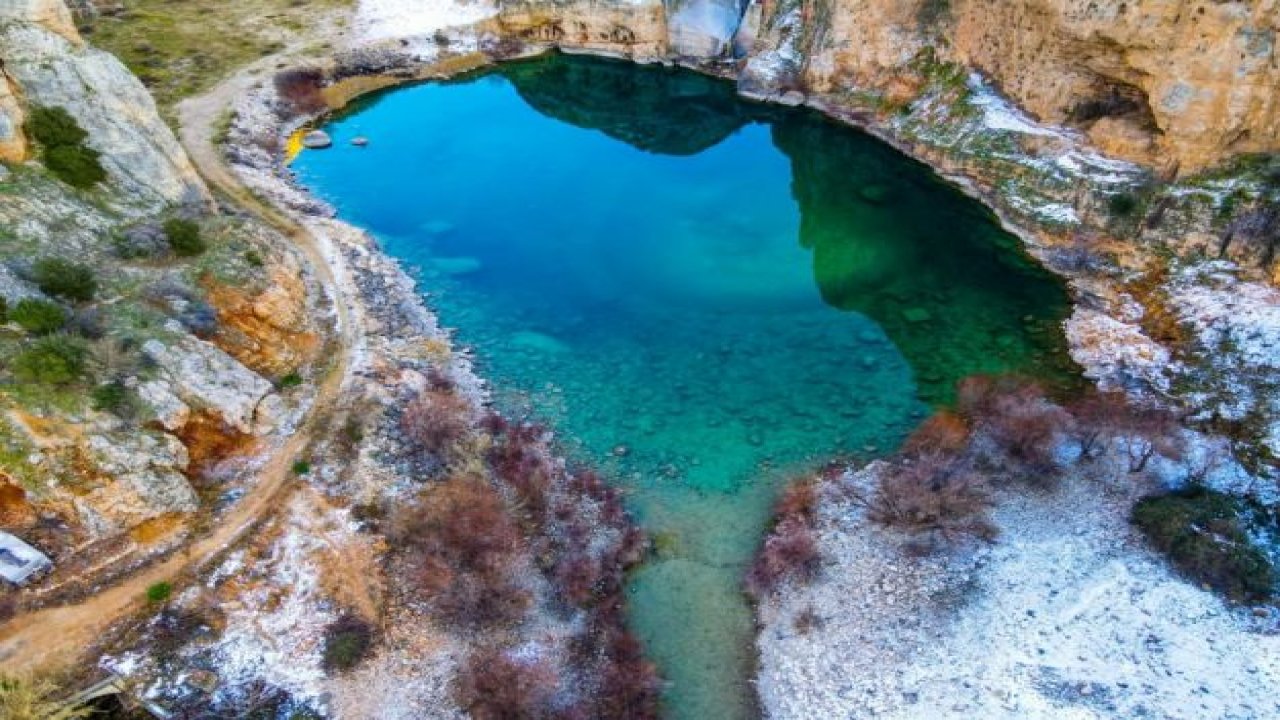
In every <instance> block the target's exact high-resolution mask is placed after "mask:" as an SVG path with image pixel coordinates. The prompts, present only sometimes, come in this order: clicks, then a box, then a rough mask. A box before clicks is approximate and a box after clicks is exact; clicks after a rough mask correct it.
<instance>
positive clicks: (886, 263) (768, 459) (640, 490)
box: [294, 56, 1073, 720]
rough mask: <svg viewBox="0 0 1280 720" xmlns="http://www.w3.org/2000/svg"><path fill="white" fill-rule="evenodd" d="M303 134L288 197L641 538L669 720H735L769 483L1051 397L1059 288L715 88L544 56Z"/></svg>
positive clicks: (988, 225)
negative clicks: (532, 425)
mask: <svg viewBox="0 0 1280 720" xmlns="http://www.w3.org/2000/svg"><path fill="white" fill-rule="evenodd" d="M325 129H326V130H327V131H328V132H330V133H331V134H332V135H333V136H334V141H335V145H334V147H333V148H332V149H329V150H325V151H307V152H304V153H303V154H302V155H300V156H299V157H298V159H297V160H296V162H295V164H294V169H295V170H296V171H297V173H298V175H299V178H300V180H301V181H302V182H303V184H305V185H306V186H308V187H309V188H311V189H312V190H313V191H314V192H315V193H316V194H317V195H318V196H319V197H322V198H324V199H325V200H327V201H329V202H330V203H332V204H333V205H334V206H335V207H336V208H337V209H338V212H339V215H340V216H341V217H342V218H344V219H346V220H348V221H350V222H352V223H354V224H357V225H360V226H362V227H364V228H367V229H368V230H370V231H371V232H373V233H374V234H375V235H376V236H377V237H378V238H379V239H380V240H381V241H382V243H383V245H384V247H385V249H386V250H387V251H388V252H389V253H390V254H392V255H393V256H395V257H397V258H399V259H400V260H401V261H403V262H404V263H405V265H406V267H408V268H410V269H411V270H412V272H413V273H414V274H415V275H416V277H417V278H418V279H419V281H420V283H421V289H422V291H423V292H424V293H425V295H426V297H427V300H428V303H429V304H430V306H431V307H432V308H433V309H434V310H435V311H436V312H437V313H438V315H439V316H440V319H441V322H442V323H443V324H444V325H445V326H448V327H451V328H455V329H456V333H457V334H456V337H457V340H458V341H459V342H460V343H461V344H462V345H465V346H468V347H470V348H472V349H473V351H474V355H475V358H476V364H477V369H478V371H479V372H480V374H481V375H482V376H484V377H486V378H487V379H488V380H489V381H490V382H491V384H492V387H493V390H494V395H495V400H496V402H497V403H498V405H499V406H500V407H501V408H503V409H504V410H506V411H508V412H509V413H514V414H517V415H528V416H531V417H533V418H536V419H538V420H541V421H543V422H546V423H548V424H549V425H551V426H552V427H554V428H555V429H556V430H557V433H558V435H559V438H560V441H561V443H562V446H563V450H564V452H566V453H567V454H568V455H570V456H571V457H574V458H577V459H580V460H582V461H584V462H587V463H590V464H591V465H592V466H594V467H597V468H599V469H601V470H602V471H603V472H604V473H605V474H606V475H607V476H608V477H610V478H611V479H612V481H613V482H615V483H616V484H617V485H618V486H620V487H622V488H624V489H625V490H626V493H627V497H628V500H629V502H630V506H631V508H632V510H633V511H634V512H635V514H636V516H637V518H638V519H639V521H640V522H641V523H642V524H643V525H644V526H645V528H646V529H647V530H648V531H649V532H650V533H651V535H652V536H653V537H654V538H655V540H656V542H655V545H656V547H657V551H656V553H655V556H654V558H653V559H651V560H650V561H649V562H648V563H647V564H645V565H644V566H642V567H641V568H640V569H639V570H638V571H636V572H635V573H634V575H633V577H632V580H631V584H630V587H629V602H630V610H629V612H630V618H631V623H632V626H633V628H634V629H635V630H636V632H637V633H638V635H639V636H640V637H641V639H642V640H643V642H644V643H645V646H646V649H647V650H648V652H649V653H650V654H651V656H652V657H653V658H654V660H655V661H656V662H657V663H658V664H659V667H660V669H661V671H662V673H663V675H664V677H665V678H666V680H667V682H668V689H667V692H666V695H665V699H664V711H665V713H666V714H667V715H668V716H669V717H672V718H688V719H690V720H693V719H697V720H706V719H710V718H743V717H751V716H753V715H754V714H755V713H756V709H755V704H754V690H753V688H752V686H751V684H750V678H751V674H752V665H753V662H754V659H753V657H754V651H753V647H752V634H753V620H752V616H751V612H750V609H749V606H748V604H747V601H746V599H745V597H744V595H743V594H742V591H741V589H740V588H741V578H742V575H743V572H744V569H745V568H746V566H747V565H748V564H749V562H750V560H751V557H752V555H753V554H754V552H755V550H756V548H757V546H758V544H759V542H760V540H761V538H762V536H763V533H764V532H765V529H766V527H767V524H768V518H769V514H770V506H771V504H772V502H773V499H774V497H775V495H776V493H777V491H778V489H779V488H780V487H781V485H782V484H783V483H784V482H785V481H786V480H787V479H788V478H790V477H794V476H795V475H796V474H797V473H801V472H803V471H805V470H808V469H812V468H814V467H815V466H817V465H818V464H821V463H823V462H824V461H828V460H830V459H832V458H833V457H838V456H839V457H850V458H858V459H866V458H871V457H875V456H879V455H884V454H887V453H890V452H893V451H894V450H895V449H896V447H897V446H898V444H899V443H900V442H901V440H902V439H903V437H904V436H905V435H906V433H908V432H909V431H910V430H911V428H912V427H913V426H915V425H916V424H917V423H918V422H919V421H920V420H921V419H922V418H924V417H925V416H926V415H927V414H928V413H929V412H930V411H931V409H932V408H933V407H936V406H938V405H941V404H945V403H946V402H947V401H948V400H949V399H950V394H951V391H952V388H953V387H954V384H955V382H956V381H957V380H958V379H960V378H963V377H965V376H967V375H971V374H975V373H990V372H1009V371H1014V372H1024V373H1029V374H1034V375H1036V376H1039V377H1042V378H1046V379H1049V380H1050V381H1062V382H1064V383H1065V382H1068V381H1069V378H1070V377H1072V375H1073V370H1072V368H1071V366H1070V364H1069V362H1068V361H1067V360H1066V355H1065V347H1064V342H1063V339H1062V336H1061V332H1060V329H1059V328H1060V323H1061V321H1062V320H1063V319H1064V317H1065V316H1066V313H1067V311H1068V299H1067V296H1066V292H1065V290H1064V288H1063V286H1062V285H1061V284H1060V283H1059V282H1057V281H1056V280H1055V279H1054V278H1053V277H1052V276H1050V275H1049V274H1048V273H1047V272H1046V271H1044V270H1043V269H1040V268H1039V267H1038V266H1036V265H1035V264H1033V263H1032V262H1031V261H1030V260H1029V259H1028V258H1027V257H1025V256H1024V255H1023V254H1022V253H1021V251H1020V250H1019V243H1018V241H1017V239H1016V238H1014V237H1012V236H1011V235H1009V234H1008V233H1006V232H1004V231H1002V230H1001V229H1000V228H999V227H998V225H997V224H996V222H995V221H994V219H993V218H992V217H991V215H990V213H989V212H987V211H986V210H985V209H984V208H983V207H982V206H981V205H979V204H978V203H976V202H974V201H973V200H971V199H969V198H967V197H965V196H964V195H962V194H961V193H960V192H958V191H956V190H955V189H954V188H952V187H950V186H949V185H947V184H946V183H945V182H943V181H942V180H940V179H939V178H938V177H937V176H936V175H934V174H933V173H932V172H931V171H930V170H929V169H928V168H926V167H924V166H922V165H920V164H918V163H916V162H914V161H912V160H910V159H908V158H906V157H904V156H903V155H901V154H900V153H898V152H896V151H894V150H893V149H891V148H889V147H887V146H886V145H884V144H883V143H881V142H879V141H877V140H875V139H873V138H871V137H869V136H867V135H865V134H862V133H859V132H857V131H855V130H852V129H849V128H846V127H842V126H838V125H836V124H833V123H831V122H828V121H826V120H824V119H823V118H821V117H820V116H818V115H816V114H814V113H812V112H810V111H806V110H802V109H783V108H775V107H766V106H761V105H757V104H752V103H748V102H745V101H742V100H740V99H738V98H737V97H736V95H735V93H734V89H733V86H732V85H730V84H727V83H725V82H722V81H718V80H713V79H710V78H706V77H703V76H700V75H697V74H694V73H692V72H689V71H684V70H676V69H668V68H660V67H638V66H633V65H629V64H624V63H618V62H613V61H606V60H599V59H589V58H574V57H567V56H551V57H547V58H543V59H540V60H536V61H531V62H525V63H518V64H512V65H506V66H503V67H501V68H499V69H497V70H493V71H490V72H488V73H485V74H481V75H476V76H470V77H466V78H463V79H460V80H457V81H452V82H448V83H432V84H423V85H414V86H410V87H405V88H400V89H397V90H394V91H390V92H386V93H382V94H379V95H376V96H373V97H371V98H369V99H367V100H365V101H362V102H360V103H359V104H357V105H356V106H355V107H354V108H353V109H352V110H351V111H350V112H347V113H345V114H343V115H342V116H341V117H338V118H336V119H334V120H333V121H332V122H330V123H329V124H328V125H327V126H326V128H325ZM356 136H365V137H368V138H369V139H370V144H369V145H368V146H367V147H363V148H361V147H355V146H352V145H351V144H350V141H351V139H352V138H354V137H356ZM851 671H852V672H856V669H851Z"/></svg>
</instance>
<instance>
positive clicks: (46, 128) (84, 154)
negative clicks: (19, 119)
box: [26, 107, 107, 190]
mask: <svg viewBox="0 0 1280 720" xmlns="http://www.w3.org/2000/svg"><path fill="white" fill-rule="evenodd" d="M26 131H27V133H28V134H29V135H31V137H32V138H34V139H35V140H36V142H38V143H39V144H40V147H41V148H42V153H41V157H42V159H43V160H44V165H45V167H47V168H48V169H49V172H51V173H53V174H54V175H56V176H58V179H60V180H62V181H63V182H65V183H66V184H68V185H70V186H72V187H75V188H80V189H81V190H87V189H89V188H91V187H93V186H94V185H97V184H98V183H100V182H102V181H103V180H106V179H107V172H106V170H104V169H103V168H102V163H101V162H100V161H99V157H100V155H99V153H98V151H96V150H94V149H92V148H90V147H88V146H87V145H85V144H84V143H85V140H88V139H89V133H87V132H85V130H84V128H82V127H80V124H79V123H78V122H76V120H75V118H73V117H71V115H70V114H69V113H68V112H67V111H66V110H64V109H63V108H60V107H36V108H33V109H32V110H31V115H30V117H29V118H28V119H27V124H26Z"/></svg>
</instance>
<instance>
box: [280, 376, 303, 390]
mask: <svg viewBox="0 0 1280 720" xmlns="http://www.w3.org/2000/svg"><path fill="white" fill-rule="evenodd" d="M301 384H302V376H301V375H299V374H298V373H296V372H291V373H289V374H288V375H285V376H284V377H282V378H280V382H279V383H277V385H279V387H280V389H281V390H288V389H289V388H296V387H298V386H299V385H301Z"/></svg>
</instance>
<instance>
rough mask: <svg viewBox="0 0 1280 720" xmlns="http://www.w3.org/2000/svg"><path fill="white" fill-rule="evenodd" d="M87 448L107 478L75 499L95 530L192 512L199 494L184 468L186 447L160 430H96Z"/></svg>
mask: <svg viewBox="0 0 1280 720" xmlns="http://www.w3.org/2000/svg"><path fill="white" fill-rule="evenodd" d="M87 444H88V450H89V452H90V455H91V457H92V459H93V460H94V461H95V462H96V464H97V466H98V469H99V470H100V471H101V472H103V473H104V474H105V475H106V476H107V477H108V478H109V480H108V481H107V482H105V483H104V484H103V485H100V486H99V487H97V488H95V489H94V490H93V491H91V492H90V493H88V494H86V495H84V496H82V497H79V498H77V499H76V500H75V505H76V506H77V510H78V511H79V514H80V517H81V518H83V519H84V520H85V525H86V527H87V529H88V530H89V531H90V533H91V534H92V535H94V536H98V537H101V536H106V535H110V534H112V533H114V532H118V531H119V530H121V529H124V528H129V527H133V526H136V525H137V524H138V523H141V522H143V521H145V520H150V519H152V518H155V517H159V516H160V515H164V514H166V513H188V512H194V511H195V509H196V507H197V505H198V502H199V501H198V500H197V498H196V494H195V491H194V490H192V488H191V484H190V483H188V482H187V478H186V476H185V475H183V473H182V471H183V470H185V469H186V467H187V449H186V448H185V447H183V445H182V443H181V442H180V441H179V440H178V439H177V438H176V437H174V436H172V435H168V434H165V433H159V432H148V433H130V434H125V435H111V436H106V435H93V436H90V437H89V438H88V443H87Z"/></svg>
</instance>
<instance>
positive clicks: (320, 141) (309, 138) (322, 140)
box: [302, 130, 333, 150]
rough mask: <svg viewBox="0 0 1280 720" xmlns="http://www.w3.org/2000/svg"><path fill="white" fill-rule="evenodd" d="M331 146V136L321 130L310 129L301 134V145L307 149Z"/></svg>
mask: <svg viewBox="0 0 1280 720" xmlns="http://www.w3.org/2000/svg"><path fill="white" fill-rule="evenodd" d="M332 146H333V138H331V137H329V133H327V132H325V131H323V130H312V131H311V132H309V133H307V134H306V135H303V136H302V147H304V148H307V149H309V150H323V149H325V148H327V147H332Z"/></svg>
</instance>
